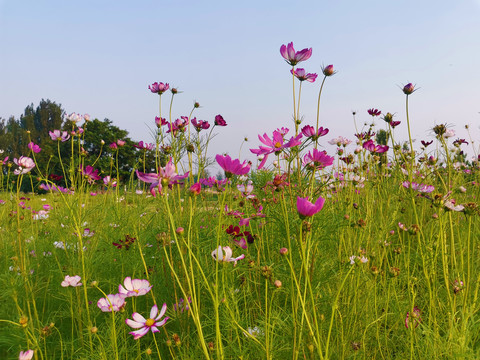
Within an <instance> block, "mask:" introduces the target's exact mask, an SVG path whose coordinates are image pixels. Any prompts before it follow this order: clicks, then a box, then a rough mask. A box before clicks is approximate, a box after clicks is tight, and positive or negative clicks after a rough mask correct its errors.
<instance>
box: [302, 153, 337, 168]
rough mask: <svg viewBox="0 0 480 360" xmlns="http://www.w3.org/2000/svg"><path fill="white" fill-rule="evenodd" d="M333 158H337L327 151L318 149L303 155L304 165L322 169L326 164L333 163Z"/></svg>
mask: <svg viewBox="0 0 480 360" xmlns="http://www.w3.org/2000/svg"><path fill="white" fill-rule="evenodd" d="M333 160H335V159H334V158H333V157H331V156H328V155H327V153H326V152H325V151H319V150H317V149H313V150H312V151H309V152H308V154H306V155H305V156H304V157H303V161H302V163H303V166H307V167H309V168H315V169H317V170H321V169H323V168H324V167H326V166H330V165H332V164H333Z"/></svg>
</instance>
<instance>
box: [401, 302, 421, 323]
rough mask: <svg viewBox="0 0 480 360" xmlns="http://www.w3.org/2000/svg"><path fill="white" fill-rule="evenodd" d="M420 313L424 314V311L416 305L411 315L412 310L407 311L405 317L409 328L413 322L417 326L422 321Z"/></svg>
mask: <svg viewBox="0 0 480 360" xmlns="http://www.w3.org/2000/svg"><path fill="white" fill-rule="evenodd" d="M420 315H422V312H421V311H420V309H419V308H418V307H416V306H415V307H414V308H413V311H412V314H411V315H410V311H409V312H407V316H406V317H405V327H406V328H407V329H408V327H409V325H411V324H415V327H417V326H418V324H420V322H421V321H422V318H421V317H420Z"/></svg>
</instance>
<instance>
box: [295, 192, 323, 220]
mask: <svg viewBox="0 0 480 360" xmlns="http://www.w3.org/2000/svg"><path fill="white" fill-rule="evenodd" d="M324 203H325V199H324V198H322V197H319V198H318V199H317V201H315V204H312V203H311V202H310V201H308V197H305V198H301V197H297V211H298V215H299V216H300V218H302V219H305V218H306V217H311V216H313V215H315V214H316V213H318V212H319V211H320V210H322V208H323V204H324Z"/></svg>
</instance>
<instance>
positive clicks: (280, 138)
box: [250, 128, 303, 170]
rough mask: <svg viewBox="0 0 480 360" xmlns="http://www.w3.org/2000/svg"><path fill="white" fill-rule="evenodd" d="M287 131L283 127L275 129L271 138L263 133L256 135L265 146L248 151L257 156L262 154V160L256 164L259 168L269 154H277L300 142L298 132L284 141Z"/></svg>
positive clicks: (300, 135)
mask: <svg viewBox="0 0 480 360" xmlns="http://www.w3.org/2000/svg"><path fill="white" fill-rule="evenodd" d="M287 132H288V129H285V128H282V129H277V130H275V131H274V132H273V137H272V139H270V138H269V137H268V135H267V134H263V137H262V136H260V135H258V139H259V140H260V141H261V142H262V143H263V144H264V145H266V146H260V147H259V148H258V149H250V151H251V152H252V153H254V154H255V155H257V156H259V155H264V158H263V159H262V162H261V163H260V165H259V166H258V169H259V170H260V169H262V168H263V166H264V165H265V162H266V161H267V158H268V155H269V154H271V153H275V155H279V154H280V153H281V152H282V151H283V149H287V148H291V147H294V146H297V145H300V144H301V143H302V142H301V141H300V139H301V138H302V136H303V135H302V134H298V135H297V136H296V137H293V136H292V137H291V138H290V140H288V141H287V142H285V135H286V134H287Z"/></svg>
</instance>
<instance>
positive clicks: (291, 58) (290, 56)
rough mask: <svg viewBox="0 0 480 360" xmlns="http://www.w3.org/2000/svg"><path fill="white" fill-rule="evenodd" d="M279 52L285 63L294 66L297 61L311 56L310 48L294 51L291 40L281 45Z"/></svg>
mask: <svg viewBox="0 0 480 360" xmlns="http://www.w3.org/2000/svg"><path fill="white" fill-rule="evenodd" d="M280 54H281V55H282V56H283V58H284V59H285V61H286V62H287V63H289V64H290V65H292V66H295V65H297V64H298V63H299V62H302V61H305V60H308V59H310V56H312V48H310V49H303V50H300V51H295V49H294V48H293V42H291V43H289V44H288V45H286V46H285V45H282V46H281V47H280Z"/></svg>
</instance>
